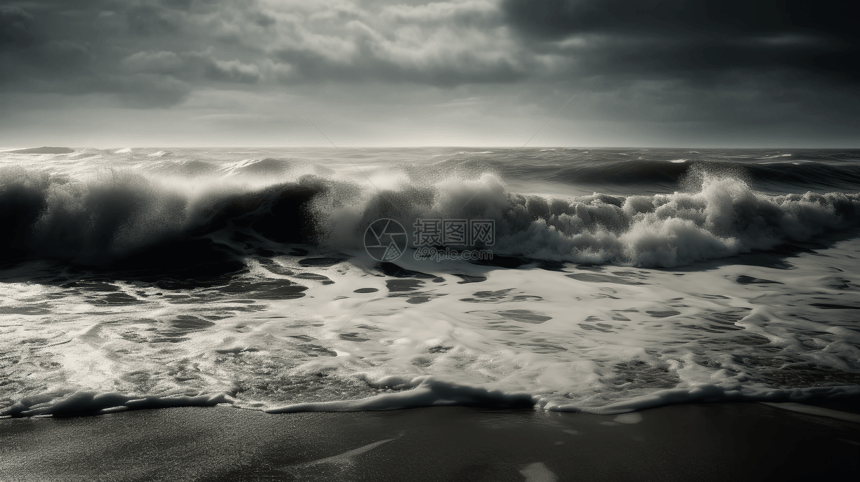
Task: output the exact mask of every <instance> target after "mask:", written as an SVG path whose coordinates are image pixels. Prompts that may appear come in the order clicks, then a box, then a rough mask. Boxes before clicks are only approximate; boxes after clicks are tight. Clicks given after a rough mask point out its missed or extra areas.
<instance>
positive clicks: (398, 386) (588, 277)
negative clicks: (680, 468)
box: [0, 148, 860, 416]
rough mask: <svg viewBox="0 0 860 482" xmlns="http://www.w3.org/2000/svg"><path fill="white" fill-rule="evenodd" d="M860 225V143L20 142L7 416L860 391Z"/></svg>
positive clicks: (5, 304)
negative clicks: (425, 228) (483, 236)
mask: <svg viewBox="0 0 860 482" xmlns="http://www.w3.org/2000/svg"><path fill="white" fill-rule="evenodd" d="M378 219H393V220H396V221H398V222H399V223H400V224H401V225H403V226H405V230H406V231H407V235H408V236H407V238H408V240H409V243H408V246H406V251H405V253H404V254H403V256H402V257H400V258H398V259H396V260H394V261H393V262H386V263H380V262H378V261H376V260H374V259H372V258H371V257H370V256H369V255H368V252H367V251H365V248H364V241H365V234H366V233H367V231H366V230H367V229H368V226H370V225H371V224H373V223H374V221H376V220H378ZM418 219H451V220H453V219H465V220H483V221H491V222H492V223H493V225H494V234H495V239H494V243H492V245H491V246H487V245H486V243H476V244H474V245H469V246H461V247H460V249H462V248H475V249H478V248H481V249H484V250H485V251H490V252H491V253H492V255H493V259H492V260H488V259H483V260H473V261H453V260H443V261H441V262H437V261H435V260H432V259H426V258H425V259H420V257H416V256H415V254H416V251H415V248H416V246H415V242H414V241H415V240H414V237H413V236H412V230H413V229H414V224H415V223H416V220H418ZM858 222H860V151H845V150H806V151H804V150H785V151H776V150H694V151H691V150H679V149H588V150H585V149H522V150H512V149H486V150H482V149H471V150H463V149H431V148H426V149H349V150H345V151H344V153H343V154H341V153H340V152H338V151H336V150H334V149H280V150H267V149H171V150H159V149H122V150H97V149H71V148H38V149H30V150H24V151H17V152H15V151H5V152H0V227H2V234H0V293H2V304H0V414H4V415H10V416H27V415H38V414H42V413H55V414H63V413H79V412H81V411H84V412H93V413H100V411H102V410H123V409H129V408H143V407H150V406H175V405H213V404H218V403H227V404H233V405H236V406H240V407H246V408H258V409H267V410H270V411H296V410H321V409H326V410H349V409H362V408H376V409H387V408H402V407H409V406H421V405H434V404H436V405H438V404H488V405H493V406H532V405H534V406H537V407H541V408H546V409H554V410H584V411H591V412H597V413H603V412H619V411H625V410H630V409H638V408H645V407H648V406H654V405H659V404H665V403H677V402H683V401H694V400H726V399H728V400H734V399H737V400H763V399H767V400H785V399H798V400H799V399H808V398H810V397H813V398H815V397H818V398H821V397H833V396H836V397H839V396H849V395H856V394H858V393H860V363H858V359H860V350H858V345H860V327H858V325H857V320H858V319H860V318H858V313H860V312H858V310H860V293H858V288H860V276H858V275H856V274H855V273H857V272H858V269H857V268H858V267H860V262H858V257H860V238H858V236H857V233H858V231H857V228H858Z"/></svg>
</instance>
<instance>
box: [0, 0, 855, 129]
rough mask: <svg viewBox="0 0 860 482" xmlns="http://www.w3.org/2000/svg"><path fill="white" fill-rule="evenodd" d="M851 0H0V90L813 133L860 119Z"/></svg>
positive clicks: (133, 101)
mask: <svg viewBox="0 0 860 482" xmlns="http://www.w3.org/2000/svg"><path fill="white" fill-rule="evenodd" d="M855 3H856V2H853V1H848V0H845V1H841V0H829V1H828V0H823V1H817V2H816V1H807V0H756V1H749V0H697V1H688V0H541V1H536V0H458V1H449V2H434V3H424V2H420V1H400V2H397V1H384V0H374V1H357V2H349V1H343V0H319V1H313V2H308V1H294V0H130V1H120V0H77V1H74V2H69V1H65V0H42V1H35V2H34V1H26V2H25V1H15V0H12V1H8V2H6V3H5V4H4V5H3V6H0V93H3V92H6V93H11V92H53V93H60V94H67V95H73V96H74V95H81V94H102V95H108V96H112V97H115V98H117V99H120V100H121V101H123V103H125V104H126V105H131V106H135V107H170V106H175V105H177V104H180V103H182V102H183V101H184V100H185V99H187V98H188V96H189V94H190V93H192V92H194V91H195V90H202V89H208V90H229V91H237V90H238V91H245V92H258V93H259V92H267V91H270V90H284V89H286V88H293V87H301V88H304V89H313V88H315V86H318V85H319V84H321V83H324V84H326V85H342V86H344V87H346V86H349V85H356V84H365V85H368V84H375V85H388V84H401V87H402V86H403V85H406V86H410V85H412V86H414V88H415V89H416V92H417V91H419V90H421V89H425V90H426V89H450V88H454V87H457V88H463V86H466V87H469V88H472V92H475V91H476V90H477V89H479V88H481V87H482V86H483V87H488V86H490V85H494V86H504V85H510V86H511V89H512V90H511V91H512V92H514V90H513V89H516V92H522V91H531V92H538V95H543V93H542V92H543V91H545V90H547V89H548V88H550V87H551V88H552V89H555V90H556V91H557V90H561V91H566V92H585V93H588V94H589V96H590V100H589V101H588V102H590V103H591V104H592V105H591V108H590V111H589V112H591V115H594V116H597V117H601V116H602V117H604V118H616V119H621V118H626V119H639V120H643V121H644V120H647V119H649V118H651V119H654V118H658V119H661V118H662V119H675V120H676V121H678V120H681V119H686V120H689V121H691V122H718V123H719V122H729V121H733V122H737V123H741V124H743V123H745V122H746V123H751V124H754V123H757V122H758V123H764V122H773V121H774V119H784V118H785V117H786V116H791V115H792V114H795V113H803V115H807V116H810V118H811V119H813V121H815V119H818V120H817V121H816V122H819V128H821V129H824V128H825V127H826V124H827V123H828V122H829V121H832V120H833V119H839V120H840V122H842V124H844V125H845V126H848V127H850V126H858V124H860V120H858V119H859V118H860V116H858V115H857V111H858V109H860V93H858V92H860V89H857V86H858V80H860V34H858V31H860V29H857V28H856V27H855V25H854V22H855V19H856V18H857V15H856V14H857V11H856V10H857V7H855V6H854V4H855ZM598 104H599V105H598ZM655 116H656V117H655ZM660 116H663V117H660ZM846 128H847V127H846Z"/></svg>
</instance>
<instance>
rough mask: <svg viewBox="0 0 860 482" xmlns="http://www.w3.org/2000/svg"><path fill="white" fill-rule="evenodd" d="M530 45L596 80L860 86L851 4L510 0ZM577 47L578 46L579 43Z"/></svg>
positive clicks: (513, 18)
mask: <svg viewBox="0 0 860 482" xmlns="http://www.w3.org/2000/svg"><path fill="white" fill-rule="evenodd" d="M502 8H503V10H504V12H505V16H506V18H507V21H508V22H509V23H510V25H511V26H513V27H514V28H515V29H516V30H517V31H518V32H519V33H520V34H521V35H522V36H523V37H524V41H526V42H529V43H531V45H532V46H533V47H532V48H534V49H536V50H544V51H547V52H552V53H553V54H556V55H559V56H561V57H564V58H568V59H571V60H572V61H575V62H576V65H577V68H579V69H584V70H585V71H586V73H587V74H592V75H598V74H600V75H638V76H641V77H645V78H648V77H655V76H658V77H667V78H684V79H690V80H700V79H701V78H713V77H714V76H728V77H731V76H732V75H735V74H737V73H739V72H741V73H743V72H753V73H760V72H775V71H790V72H795V73H803V74H805V75H808V76H815V77H819V78H821V79H822V80H827V79H829V80H832V81H834V82H850V83H856V82H857V81H858V77H860V29H857V28H856V26H855V25H853V21H852V20H851V19H852V18H856V15H857V13H860V8H858V7H857V6H855V5H854V2H807V1H802V0H759V1H756V2H749V1H746V0H699V1H696V2H689V1H684V0H660V1H655V0H644V1H643V0H599V1H598V0H545V1H541V2H534V1H527V0H504V2H503V4H502ZM577 39H578V40H579V42H574V40H577Z"/></svg>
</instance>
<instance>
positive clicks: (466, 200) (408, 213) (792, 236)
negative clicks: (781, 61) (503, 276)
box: [0, 159, 860, 267]
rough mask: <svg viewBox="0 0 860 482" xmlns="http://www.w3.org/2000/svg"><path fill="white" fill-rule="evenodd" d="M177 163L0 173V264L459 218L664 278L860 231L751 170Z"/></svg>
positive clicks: (836, 203) (326, 240)
mask: <svg viewBox="0 0 860 482" xmlns="http://www.w3.org/2000/svg"><path fill="white" fill-rule="evenodd" d="M665 164H667V165H668V166H680V167H683V168H685V169H687V168H686V167H685V165H684V164H681V163H665ZM182 166H184V167H177V166H173V168H174V171H173V174H180V175H182V176H183V177H176V176H175V175H174V176H172V177H161V176H157V175H150V174H144V173H141V172H139V171H131V170H127V171H121V170H111V171H110V173H109V174H108V173H103V174H102V175H99V176H95V177H90V178H87V179H83V180H82V179H77V178H74V177H72V176H69V175H61V174H48V173H45V172H43V171H34V170H27V169H24V168H21V167H6V168H2V169H0V213H2V214H0V226H2V228H3V235H2V238H0V249H2V252H3V257H4V258H5V260H7V261H8V260H10V259H20V258H28V257H40V258H54V259H64V260H70V261H73V262H76V263H82V264H102V263H109V262H114V261H116V260H118V259H123V258H126V257H129V256H133V255H134V254H135V253H138V252H140V251H142V250H146V249H150V248H151V247H153V246H169V245H170V244H171V243H187V242H188V241H189V240H191V239H204V238H205V239H207V240H209V241H211V242H212V243H215V244H218V240H219V239H221V238H225V233H226V238H227V239H230V238H231V237H232V238H233V239H236V237H237V236H239V237H242V238H243V239H249V240H250V241H251V244H253V241H254V240H255V239H256V240H258V241H260V242H261V243H268V245H269V246H271V243H273V242H274V243H282V244H291V243H293V244H313V245H319V246H321V247H325V248H330V249H337V250H350V249H360V248H361V241H362V233H363V232H364V229H365V228H366V227H367V226H368V225H369V224H370V223H372V222H373V221H374V220H376V219H379V218H392V219H396V220H398V221H399V222H400V223H401V224H403V225H404V226H411V225H412V224H413V223H414V222H415V220H416V219H418V218H425V219H426V218H448V219H451V218H457V219H459V218H467V219H492V220H493V221H495V224H496V244H495V246H494V247H493V249H494V251H495V252H497V253H499V254H511V255H523V256H527V257H530V258H536V259H547V260H556V261H573V262H586V263H613V264H625V265H637V266H643V267H673V266H678V265H684V264H689V263H693V262H695V261H699V260H705V259H712V258H723V257H728V256H733V255H737V254H739V253H744V252H748V251H751V250H768V249H772V248H774V247H776V246H778V245H780V244H783V243H786V242H796V241H808V240H811V239H813V238H814V237H816V236H818V235H820V234H822V233H825V232H831V231H838V230H845V229H851V228H854V227H856V226H857V225H858V220H860V194H857V193H839V192H829V193H813V192H807V193H804V194H781V195H773V194H764V193H762V192H759V191H756V190H754V189H752V187H751V186H750V181H749V174H748V173H747V174H746V175H735V174H737V173H735V172H731V171H725V170H722V171H720V170H717V171H716V172H711V171H706V170H703V169H695V168H693V169H689V170H687V171H684V175H683V176H682V177H681V178H680V185H681V186H682V187H683V189H684V190H682V191H678V192H674V193H671V194H656V195H627V196H612V195H606V194H599V193H595V194H592V195H588V196H579V197H572V198H561V197H549V196H538V195H523V194H518V193H516V192H510V191H509V190H508V189H506V186H505V183H504V181H503V178H502V177H501V176H500V175H499V174H498V173H496V172H492V171H490V172H487V171H485V172H483V173H480V175H475V173H474V171H472V174H470V175H468V176H463V175H461V173H458V172H456V169H454V170H453V171H452V170H447V171H446V170H439V169H436V171H435V172H436V175H435V176H429V175H427V173H426V172H424V173H422V172H420V169H418V170H416V169H412V170H409V169H401V170H396V171H395V172H391V173H388V174H385V173H382V174H380V173H377V174H374V175H372V176H371V179H373V182H372V185H368V184H367V183H362V182H360V181H357V180H349V179H346V178H343V177H338V176H336V175H334V174H333V172H327V171H325V170H319V169H318V170H317V172H318V173H317V174H302V175H300V176H294V177H293V178H292V179H288V177H283V176H282V177H280V178H278V177H276V176H270V177H275V179H279V180H278V182H271V181H269V183H260V182H257V183H249V182H241V181H240V180H238V179H237V178H235V177H232V178H231V177H229V176H227V177H211V176H210V177H205V176H204V177H200V174H201V173H204V174H205V173H211V171H212V169H211V167H210V166H209V165H208V164H205V163H201V162H191V163H186V164H183V165H182ZM288 166H289V163H288V162H286V161H276V160H271V159H267V160H264V161H260V162H255V163H250V164H248V165H247V166H239V168H236V169H239V170H241V169H240V168H243V169H246V170H249V172H251V173H253V174H260V173H261V172H262V173H263V174H265V175H267V176H269V175H271V174H272V173H273V172H285V171H287V170H288ZM176 169H179V172H177V171H176ZM236 169H233V170H232V171H231V172H235V171H236ZM186 171H188V172H186ZM742 174H743V173H742ZM753 175H755V171H754V172H753ZM236 233H241V234H238V235H237V234H236ZM227 244H229V243H227ZM223 247H224V248H225V250H224V251H223V253H227V254H230V255H235V256H237V257H241V256H242V255H243V254H244V253H242V252H241V250H239V251H237V250H236V249H235V246H233V248H231V249H232V250H231V249H226V248H228V246H226V245H225V246H223Z"/></svg>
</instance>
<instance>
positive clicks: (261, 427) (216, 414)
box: [0, 402, 860, 481]
mask: <svg viewBox="0 0 860 482" xmlns="http://www.w3.org/2000/svg"><path fill="white" fill-rule="evenodd" d="M804 407H810V406H808V405H804ZM788 408H790V407H778V408H777V407H774V406H772V405H770V404H768V405H766V404H762V403H723V402H719V403H708V404H679V405H671V406H665V407H660V408H654V409H649V410H643V411H640V412H633V413H628V414H623V415H618V416H603V415H592V414H584V413H561V412H542V411H535V410H521V409H520V410H518V409H486V408H474V407H472V408H470V407H432V408H415V409H408V410H395V411H378V412H325V413H320V412H315V413H291V414H280V415H272V414H266V413H263V412H257V411H251V410H241V409H235V408H229V407H213V408H198V407H184V408H165V409H159V410H136V411H128V412H118V413H113V414H104V415H99V416H96V417H70V418H55V417H44V418H19V419H4V420H0V479H2V480H15V481H37V480H58V481H65V480H69V481H71V480H118V481H136V480H207V481H209V480H212V481H217V480H225V481H226V480H246V481H254V480H304V479H309V478H310V479H322V480H334V479H337V480H407V479H408V480H530V481H531V480H533V481H542V480H547V481H549V480H573V479H576V480H679V481H680V480H780V481H784V480H804V479H805V480H809V479H812V478H817V479H823V480H853V478H854V477H856V474H857V471H858V469H860V423H854V422H849V421H845V420H839V419H837V418H829V417H822V416H817V415H810V414H808V413H799V412H796V411H790V410H788ZM825 410H827V409H825ZM839 413H844V412H839ZM849 415H851V414H849Z"/></svg>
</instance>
